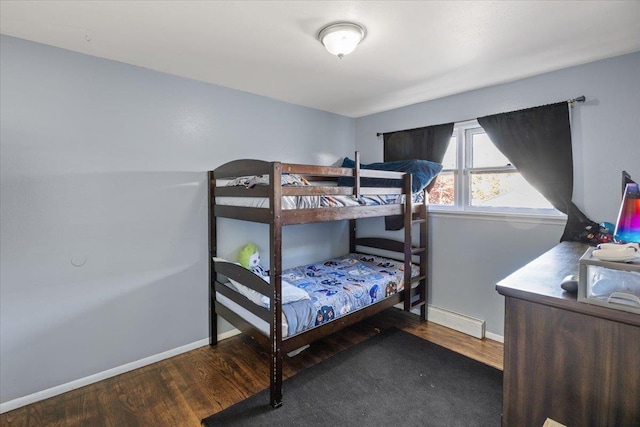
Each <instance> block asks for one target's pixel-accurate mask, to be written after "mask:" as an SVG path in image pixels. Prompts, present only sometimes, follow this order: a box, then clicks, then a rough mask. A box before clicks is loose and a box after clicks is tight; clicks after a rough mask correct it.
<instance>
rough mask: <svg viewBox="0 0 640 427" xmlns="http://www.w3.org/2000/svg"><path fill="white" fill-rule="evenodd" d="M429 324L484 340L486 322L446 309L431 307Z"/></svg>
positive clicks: (428, 312)
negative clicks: (435, 324)
mask: <svg viewBox="0 0 640 427" xmlns="http://www.w3.org/2000/svg"><path fill="white" fill-rule="evenodd" d="M427 319H428V320H429V322H433V323H437V324H438V325H442V326H446V327H447V328H450V329H453V330H456V331H459V332H462V333H465V334H467V335H471V336H472V337H476V338H480V339H482V338H484V336H485V331H484V320H481V319H476V318H474V317H471V316H466V315H464V314H460V313H456V312H453V311H450V310H447V309H444V308H440V307H435V306H433V305H430V306H429V307H428V308H427Z"/></svg>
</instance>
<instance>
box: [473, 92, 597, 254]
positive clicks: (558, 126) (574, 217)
mask: <svg viewBox="0 0 640 427" xmlns="http://www.w3.org/2000/svg"><path fill="white" fill-rule="evenodd" d="M478 123H480V126H482V127H483V128H484V130H485V131H486V132H487V135H489V138H491V141H492V142H493V143H494V144H495V146H496V147H497V148H498V149H499V150H500V151H501V152H502V153H503V154H504V155H505V156H507V158H508V159H509V160H510V161H511V164H513V165H514V166H515V167H516V168H517V169H518V172H520V173H521V174H522V176H523V177H524V178H525V179H526V180H527V181H528V182H529V183H530V184H531V185H533V186H534V187H535V188H536V189H537V190H538V191H540V193H541V194H542V195H543V196H544V197H545V198H546V199H547V200H549V202H550V203H551V204H552V205H553V206H554V207H555V208H556V209H558V210H559V211H560V212H563V213H565V214H567V216H568V220H567V225H566V226H565V229H564V233H563V234H562V237H561V239H560V241H561V242H562V241H565V240H576V239H577V237H578V236H579V235H580V233H581V232H582V231H584V229H585V227H586V226H593V225H596V224H595V223H594V222H593V221H591V220H590V219H589V218H587V217H586V216H585V215H584V214H583V213H582V212H581V211H580V209H578V208H577V207H576V205H575V204H574V203H573V202H572V201H571V198H572V195H573V154H572V150H571V127H570V125H569V105H568V103H567V102H561V103H558V104H551V105H544V106H541V107H534V108H528V109H526V110H520V111H513V112H510V113H502V114H495V115H492V116H486V117H480V118H478Z"/></svg>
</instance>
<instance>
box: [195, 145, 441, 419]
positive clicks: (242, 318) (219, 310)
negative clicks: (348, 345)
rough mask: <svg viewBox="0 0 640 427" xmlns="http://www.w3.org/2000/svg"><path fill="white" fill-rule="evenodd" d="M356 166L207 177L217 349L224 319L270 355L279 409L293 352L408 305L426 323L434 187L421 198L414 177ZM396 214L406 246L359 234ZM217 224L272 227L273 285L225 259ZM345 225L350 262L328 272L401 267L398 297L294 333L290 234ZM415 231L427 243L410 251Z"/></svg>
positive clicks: (246, 165)
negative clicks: (298, 228)
mask: <svg viewBox="0 0 640 427" xmlns="http://www.w3.org/2000/svg"><path fill="white" fill-rule="evenodd" d="M352 164H353V167H350V168H346V167H332V166H315V165H302V164H290V163H281V162H266V161H260V160H236V161H232V162H229V163H226V164H224V165H222V166H220V167H218V168H217V169H215V170H213V171H210V172H208V183H209V192H208V193H209V232H210V234H209V249H210V254H209V255H210V256H209V263H210V279H209V283H210V287H209V289H210V310H209V313H210V321H209V327H210V337H211V338H210V339H211V341H210V344H211V345H212V346H214V345H216V344H217V316H218V315H219V316H221V317H222V318H224V319H225V320H227V321H228V322H229V323H231V324H232V325H234V326H235V327H236V328H238V329H239V330H240V331H242V332H243V333H245V334H247V335H249V336H250V337H251V338H253V339H254V340H256V341H257V342H259V343H261V344H263V345H264V346H266V347H267V348H269V354H270V404H271V406H272V407H274V408H277V407H279V406H281V405H282V363H283V362H282V361H283V357H284V355H285V354H287V353H289V352H294V351H295V350H296V349H300V348H302V347H304V346H306V345H308V344H309V343H311V342H313V341H316V340H318V339H320V338H322V337H324V336H326V335H329V334H331V333H333V332H336V331H338V330H340V329H342V328H344V327H346V326H348V325H351V324H354V323H356V322H359V321H361V320H362V319H365V318H367V317H369V316H372V315H374V314H376V313H378V312H380V311H382V310H385V309H387V308H389V307H392V306H394V305H397V304H400V303H403V308H404V310H407V311H409V310H412V309H419V310H420V319H421V320H422V321H424V320H426V313H427V310H426V309H427V305H426V303H427V276H428V274H427V255H428V254H427V233H428V227H427V225H428V222H427V208H426V200H427V197H426V196H427V194H426V189H423V188H424V187H426V184H424V186H422V185H421V186H420V190H419V191H417V192H416V191H413V190H415V189H416V182H414V181H413V180H412V174H411V173H407V172H398V171H382V170H376V169H365V168H364V167H365V166H364V165H361V164H360V159H359V155H358V153H356V155H355V160H354V161H352ZM414 175H415V174H414ZM292 177H293V178H292ZM292 179H293V181H294V184H299V183H300V182H299V181H300V180H302V184H305V185H286V184H289V183H291V180H292ZM429 180H430V179H429ZM256 183H257V185H254V184H256ZM230 184H231V185H230ZM283 184H285V185H283ZM396 184H398V185H396ZM391 215H401V216H402V218H403V221H404V233H402V234H403V236H404V239H403V241H396V240H392V239H388V238H375V237H358V236H357V230H356V225H357V220H358V219H362V218H370V217H382V216H391ZM217 218H231V219H236V220H242V221H252V222H259V223H264V224H268V225H269V242H270V243H269V245H270V247H269V257H270V258H269V260H270V265H269V278H268V280H269V281H268V282H266V281H265V280H263V279H262V278H261V277H259V276H258V275H256V274H254V273H252V272H251V271H250V270H247V269H245V268H243V267H241V266H240V265H238V264H236V263H234V262H229V261H225V260H223V259H220V258H217V255H218V254H217V252H218V251H217V238H216V237H217V235H216V226H217V221H216V219H217ZM342 220H345V221H349V252H350V254H352V255H350V256H347V257H340V258H336V259H334V260H330V261H327V262H326V263H325V264H324V265H334V266H336V265H338V264H340V263H345V262H346V263H354V264H355V263H356V262H359V261H362V262H364V263H365V265H364V266H361V267H358V268H362V269H369V268H370V267H371V268H373V269H374V270H375V269H376V267H378V272H380V267H382V268H385V267H393V266H392V264H395V267H398V268H397V271H394V272H392V273H389V272H387V271H386V270H383V274H384V273H389V274H395V275H394V276H393V277H394V279H393V280H394V282H393V284H394V285H396V286H394V289H392V290H391V291H390V292H389V291H387V292H384V291H382V290H381V292H380V294H379V295H375V294H374V293H373V291H371V297H369V298H368V299H369V301H368V302H369V304H368V305H366V306H362V307H357V309H353V310H345V311H348V312H347V313H333V312H331V313H326V312H325V313H322V310H318V319H317V320H316V323H315V324H314V325H312V327H309V328H303V330H301V331H291V330H289V331H287V330H286V329H287V322H286V319H285V321H284V322H283V305H284V308H287V307H286V304H283V286H286V285H290V284H289V283H288V282H289V281H290V278H291V277H293V276H295V272H290V273H287V272H283V270H282V251H283V242H282V229H283V227H285V226H287V225H292V224H305V223H314V222H325V221H342ZM414 231H417V232H418V233H419V236H416V239H415V240H416V241H419V243H418V246H413V245H412V235H413V234H414ZM356 249H357V252H356ZM380 251H383V253H384V254H385V256H389V258H387V262H385V261H380V259H379V258H378V257H377V256H378V255H380ZM388 254H391V255H388ZM414 261H415V262H414ZM359 265H360V264H359ZM302 268H303V269H304V268H313V267H311V266H306V267H304V266H303V267H302ZM283 273H284V275H285V276H286V280H285V279H283ZM302 274H304V272H303V273H302ZM398 274H399V275H400V277H398ZM293 278H294V279H295V277H293ZM398 279H399V280H398ZM230 282H231V283H235V284H241V285H242V286H244V287H245V289H249V290H250V292H257V293H259V294H262V296H263V299H266V304H257V303H256V301H254V300H252V299H249V298H247V297H246V296H244V295H243V294H241V293H240V292H238V288H236V287H234V286H233V285H230ZM368 289H369V290H371V289H372V287H369V288H368ZM323 308H324V307H323ZM327 314H330V316H329V317H330V318H329V319H327V318H326V317H325V319H324V320H325V321H322V319H321V318H320V317H321V315H327ZM336 314H340V315H339V316H338V315H336ZM285 317H286V316H285ZM326 320H330V321H326ZM283 323H284V326H283ZM283 328H284V329H285V331H284V332H283Z"/></svg>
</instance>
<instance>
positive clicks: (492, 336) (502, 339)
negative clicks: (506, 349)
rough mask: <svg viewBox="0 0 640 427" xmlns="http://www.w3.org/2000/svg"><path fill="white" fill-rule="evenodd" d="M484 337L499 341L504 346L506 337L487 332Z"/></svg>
mask: <svg viewBox="0 0 640 427" xmlns="http://www.w3.org/2000/svg"><path fill="white" fill-rule="evenodd" d="M484 337H485V338H486V339H489V340H493V341H498V342H501V343H502V344H504V337H503V336H502V335H498V334H494V333H491V332H485V333H484Z"/></svg>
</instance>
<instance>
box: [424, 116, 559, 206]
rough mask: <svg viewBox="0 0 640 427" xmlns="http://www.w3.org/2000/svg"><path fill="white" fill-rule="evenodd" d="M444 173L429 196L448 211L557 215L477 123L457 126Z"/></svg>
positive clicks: (433, 204)
mask: <svg viewBox="0 0 640 427" xmlns="http://www.w3.org/2000/svg"><path fill="white" fill-rule="evenodd" d="M442 163H443V170H442V172H441V173H440V175H439V176H438V179H437V181H436V184H435V185H434V187H433V189H432V190H431V192H430V193H429V203H430V205H431V206H436V207H439V208H440V209H447V210H462V211H486V212H502V213H504V212H506V213H536V214H558V213H559V212H558V211H557V210H556V209H554V208H553V206H552V205H551V203H549V202H548V201H547V200H546V199H545V198H544V197H543V196H542V195H541V194H540V192H538V191H537V190H536V189H535V188H534V187H533V186H531V185H530V184H529V183H528V182H527V181H526V180H525V179H524V178H523V177H522V175H520V173H519V172H518V170H517V169H516V168H515V167H514V166H513V165H512V164H511V163H510V162H509V159H507V158H506V157H505V156H504V155H503V154H502V153H501V152H500V150H498V149H497V148H496V146H495V145H493V143H492V142H491V139H490V138H489V136H488V135H487V134H486V132H485V131H484V129H482V127H480V125H479V124H478V122H477V121H475V120H473V121H470V122H465V123H458V124H456V126H455V127H454V130H453V135H452V136H451V140H450V142H449V147H448V148H447V151H446V153H445V156H444V160H443V161H442Z"/></svg>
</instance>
